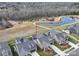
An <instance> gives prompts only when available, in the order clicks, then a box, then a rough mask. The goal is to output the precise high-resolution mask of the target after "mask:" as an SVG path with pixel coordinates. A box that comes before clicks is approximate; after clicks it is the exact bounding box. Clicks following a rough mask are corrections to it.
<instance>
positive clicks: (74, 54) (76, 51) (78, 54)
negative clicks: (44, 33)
mask: <svg viewBox="0 0 79 59" xmlns="http://www.w3.org/2000/svg"><path fill="white" fill-rule="evenodd" d="M69 56H79V48H78V49H74V50H73V51H71V52H69Z"/></svg>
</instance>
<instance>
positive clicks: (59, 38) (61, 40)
mask: <svg viewBox="0 0 79 59" xmlns="http://www.w3.org/2000/svg"><path fill="white" fill-rule="evenodd" d="M48 37H50V38H51V40H54V42H56V43H58V44H67V43H68V39H67V38H68V35H67V34H66V33H65V32H59V31H54V30H51V31H48Z"/></svg>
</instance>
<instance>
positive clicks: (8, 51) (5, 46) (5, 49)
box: [0, 42, 12, 56]
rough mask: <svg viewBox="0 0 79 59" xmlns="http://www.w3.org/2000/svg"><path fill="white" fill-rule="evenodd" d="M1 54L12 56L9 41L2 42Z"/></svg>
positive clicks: (0, 44) (0, 46)
mask: <svg viewBox="0 0 79 59" xmlns="http://www.w3.org/2000/svg"><path fill="white" fill-rule="evenodd" d="M0 56H12V53H11V49H10V47H9V46H8V43H7V42H1V43H0Z"/></svg>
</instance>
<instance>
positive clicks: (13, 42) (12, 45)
mask: <svg viewBox="0 0 79 59" xmlns="http://www.w3.org/2000/svg"><path fill="white" fill-rule="evenodd" d="M8 45H9V46H10V48H11V51H12V55H13V56H18V54H17V52H16V51H15V49H14V46H15V40H10V41H8Z"/></svg>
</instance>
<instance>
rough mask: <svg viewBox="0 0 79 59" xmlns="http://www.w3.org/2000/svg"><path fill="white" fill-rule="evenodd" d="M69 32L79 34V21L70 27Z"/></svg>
mask: <svg viewBox="0 0 79 59" xmlns="http://www.w3.org/2000/svg"><path fill="white" fill-rule="evenodd" d="M69 32H70V33H75V34H78V35H79V23H77V24H75V25H74V26H73V27H70V28H69Z"/></svg>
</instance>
